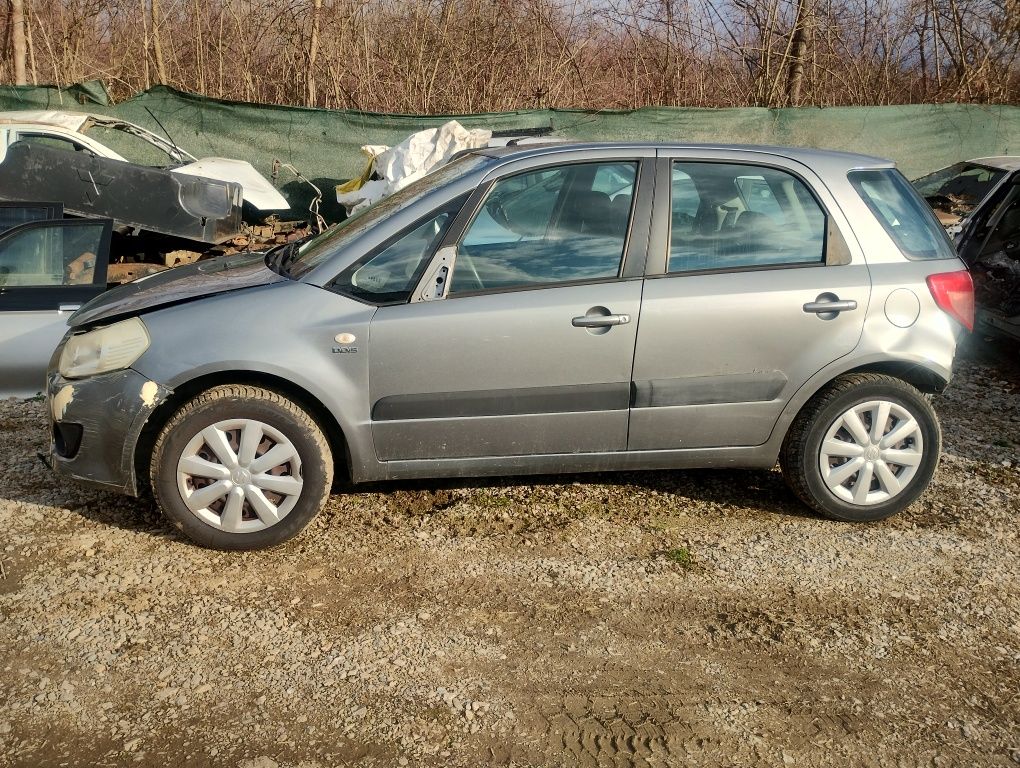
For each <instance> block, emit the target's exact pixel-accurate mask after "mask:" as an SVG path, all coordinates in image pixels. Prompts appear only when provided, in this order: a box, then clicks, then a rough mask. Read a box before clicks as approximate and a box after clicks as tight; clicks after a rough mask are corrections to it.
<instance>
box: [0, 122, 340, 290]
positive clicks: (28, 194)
mask: <svg viewBox="0 0 1020 768" xmlns="http://www.w3.org/2000/svg"><path fill="white" fill-rule="evenodd" d="M295 173H296V171H295ZM296 175H298V176H299V177H300V174H296ZM0 201H3V202H4V203H6V206H5V207H6V210H8V211H13V210H20V211H22V212H21V213H19V214H18V215H14V214H11V215H10V216H8V221H6V222H4V226H3V227H0V229H9V228H11V227H12V226H16V225H17V224H19V223H21V221H20V219H25V217H29V218H30V219H31V220H35V221H38V220H40V218H43V219H45V216H41V215H35V214H26V213H24V212H23V211H24V209H29V208H31V209H32V210H38V206H39V201H46V202H47V203H50V202H51V201H55V202H53V203H52V204H51V206H50V209H49V210H50V211H51V212H52V211H57V210H59V213H58V214H56V215H57V217H58V218H63V217H73V218H95V219H109V220H112V222H113V229H112V231H113V236H112V238H111V242H110V252H109V254H108V255H107V254H99V255H98V256H100V257H104V256H105V257H108V259H109V270H108V273H107V282H109V283H120V282H126V281H129V280H133V279H135V278H138V277H142V276H144V275H146V274H151V273H153V272H157V271H160V270H163V269H168V268H170V267H173V266H177V265H179V264H187V263H191V262H193V261H197V260H198V259H201V258H207V257H212V256H218V255H223V254H231V253H237V252H240V251H246V250H265V249H267V248H270V247H272V246H274V245H279V244H282V243H286V242H288V241H290V240H293V239H298V238H301V237H305V236H307V235H308V234H311V233H312V232H314V231H315V230H316V228H317V227H318V226H320V225H321V220H320V219H319V217H318V216H312V217H310V219H311V220H298V221H294V220H287V219H286V218H281V214H284V215H286V214H289V213H290V204H289V203H288V202H287V200H286V199H285V198H284V197H283V195H281V194H280V192H279V191H278V190H277V189H276V188H275V187H274V186H273V184H272V183H271V182H270V181H269V180H268V179H266V178H265V177H264V176H262V174H260V173H259V172H258V171H256V170H255V168H254V167H252V165H251V164H250V163H248V162H246V161H244V160H236V159H230V158H220V157H211V158H203V159H197V158H195V157H194V156H193V155H191V154H189V153H188V152H186V151H185V150H183V149H181V148H180V147H178V146H177V144H176V143H175V142H174V141H173V139H172V138H171V137H170V136H169V135H167V137H166V138H163V137H161V136H159V135H157V134H155V133H153V132H151V131H149V130H147V129H145V128H142V127H141V126H138V125H134V124H133V123H128V122H126V121H124V120H120V119H115V118H109V117H105V116H101V115H92V114H85V113H80V112H64V111H24V112H3V113H0ZM19 204H22V208H17V206H18V205H19ZM313 207H314V204H313Z"/></svg>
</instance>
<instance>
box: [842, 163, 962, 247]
mask: <svg viewBox="0 0 1020 768" xmlns="http://www.w3.org/2000/svg"><path fill="white" fill-rule="evenodd" d="M849 179H850V183H851V184H852V185H853V187H854V189H856V190H857V193H858V194H859V195H860V196H861V198H862V199H863V200H864V202H865V203H866V204H867V206H868V208H870V209H871V212H872V213H873V214H875V218H876V219H878V221H879V222H880V223H881V225H882V227H883V228H884V229H885V231H886V232H887V233H889V236H890V237H891V238H892V239H893V242H895V243H896V245H897V246H899V249H900V250H901V251H902V252H903V255H904V256H906V257H907V258H908V259H951V258H953V257H954V256H955V255H956V251H955V250H954V249H953V244H952V243H951V242H950V240H949V238H948V236H947V235H946V233H945V230H944V229H942V227H941V226H939V222H938V219H936V218H935V214H934V213H933V212H932V210H931V208H929V207H928V206H927V205H926V204H925V202H924V200H922V199H921V198H920V197H918V195H917V192H916V191H915V190H914V188H913V187H911V186H910V183H909V182H908V181H907V180H906V179H904V178H903V176H902V175H901V174H900V173H899V171H896V170H893V169H892V168H884V169H882V170H875V171H851V173H850V175H849Z"/></svg>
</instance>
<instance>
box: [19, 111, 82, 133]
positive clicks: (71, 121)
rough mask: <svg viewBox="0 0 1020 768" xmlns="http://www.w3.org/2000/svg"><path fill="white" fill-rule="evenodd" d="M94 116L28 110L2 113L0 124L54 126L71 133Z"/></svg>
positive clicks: (79, 113)
mask: <svg viewBox="0 0 1020 768" xmlns="http://www.w3.org/2000/svg"><path fill="white" fill-rule="evenodd" d="M90 117H92V115H90V114H88V113H87V112H70V111H63V110H45V109H26V110H21V111H16V112H0V123H5V124H8V125H12V124H16V123H30V124H34V125H52V126H57V127H59V128H65V129H67V130H69V131H78V130H79V129H80V128H81V127H82V125H84V124H85V121H86V120H88V119H89V118H90Z"/></svg>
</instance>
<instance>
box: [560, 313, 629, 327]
mask: <svg viewBox="0 0 1020 768" xmlns="http://www.w3.org/2000/svg"><path fill="white" fill-rule="evenodd" d="M629 322H630V315H581V317H575V318H574V319H573V320H571V321H570V324H571V325H572V326H574V327H575V328H606V327H608V326H610V325H626V324H627V323H629Z"/></svg>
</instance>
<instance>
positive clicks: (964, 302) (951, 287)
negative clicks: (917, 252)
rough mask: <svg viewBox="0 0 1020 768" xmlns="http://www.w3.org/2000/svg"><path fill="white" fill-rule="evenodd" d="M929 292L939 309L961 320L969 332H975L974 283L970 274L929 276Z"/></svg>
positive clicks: (944, 273) (951, 273)
mask: <svg viewBox="0 0 1020 768" xmlns="http://www.w3.org/2000/svg"><path fill="white" fill-rule="evenodd" d="M928 290H929V291H931V295H932V298H933V299H935V303H936V304H938V305H939V309H941V310H942V311H943V312H945V313H946V314H947V315H949V316H950V317H952V318H953V319H954V320H959V321H960V322H961V323H962V324H963V326H964V328H966V329H967V330H968V331H973V330H974V281H973V280H971V279H970V272H968V271H967V270H965V269H963V270H960V271H959V272H942V273H940V274H938V275H928Z"/></svg>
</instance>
